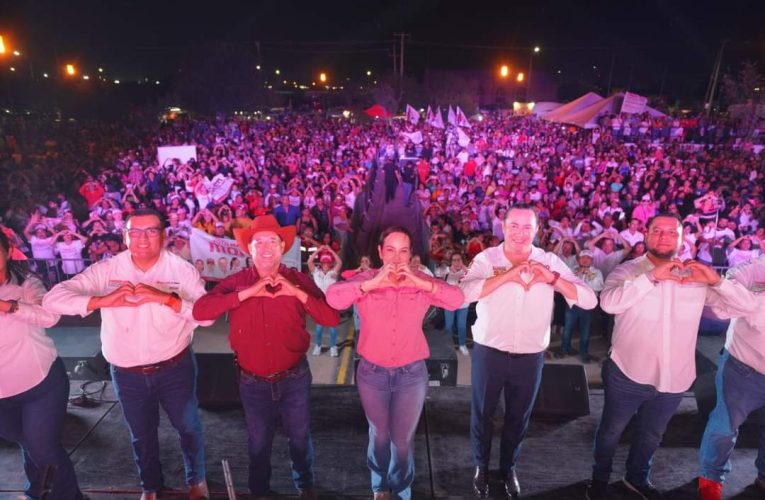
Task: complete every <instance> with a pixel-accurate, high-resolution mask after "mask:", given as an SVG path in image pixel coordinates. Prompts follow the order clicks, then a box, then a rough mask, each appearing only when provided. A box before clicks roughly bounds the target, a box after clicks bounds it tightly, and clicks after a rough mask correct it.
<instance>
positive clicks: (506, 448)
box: [470, 343, 544, 474]
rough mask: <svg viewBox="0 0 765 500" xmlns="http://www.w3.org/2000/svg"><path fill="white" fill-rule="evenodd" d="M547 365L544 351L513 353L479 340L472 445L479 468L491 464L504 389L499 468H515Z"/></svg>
mask: <svg viewBox="0 0 765 500" xmlns="http://www.w3.org/2000/svg"><path fill="white" fill-rule="evenodd" d="M543 366H544V352H539V353H532V354H511V353H508V352H504V351H499V350H497V349H493V348H491V347H487V346H485V345H481V344H478V343H475V344H474V345H473V353H472V370H471V375H472V383H473V385H472V403H471V409H470V445H471V446H472V448H473V462H474V464H475V465H476V467H488V466H489V457H490V456H491V438H492V435H493V434H494V425H493V422H492V417H493V416H494V412H495V411H496V409H497V404H498V403H499V397H500V395H501V394H502V392H503V391H504V394H505V421H504V424H503V426H502V439H501V440H500V445H499V467H500V470H501V471H502V473H503V474H506V473H508V472H510V471H511V470H514V469H515V463H516V461H517V460H518V456H519V455H520V454H521V444H522V442H523V437H524V436H525V435H526V430H527V429H528V427H529V418H530V417H531V410H532V408H533V407H534V401H535V400H536V397H537V392H538V391H539V383H540V381H541V379H542V367H543Z"/></svg>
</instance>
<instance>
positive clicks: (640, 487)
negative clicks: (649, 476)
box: [622, 477, 664, 500]
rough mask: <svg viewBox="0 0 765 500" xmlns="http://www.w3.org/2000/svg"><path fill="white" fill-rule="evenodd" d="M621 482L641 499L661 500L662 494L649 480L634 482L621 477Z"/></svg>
mask: <svg viewBox="0 0 765 500" xmlns="http://www.w3.org/2000/svg"><path fill="white" fill-rule="evenodd" d="M622 483H624V486H626V487H627V489H628V490H630V491H631V492H632V493H634V494H635V495H637V496H638V497H639V498H642V499H643V500H661V499H663V498H664V495H662V494H661V492H660V491H659V490H657V489H656V488H654V486H653V485H652V484H651V482H650V481H646V482H645V483H644V484H635V483H632V482H630V481H628V480H627V478H626V477H625V478H623V479H622Z"/></svg>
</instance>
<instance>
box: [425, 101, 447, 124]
mask: <svg viewBox="0 0 765 500" xmlns="http://www.w3.org/2000/svg"><path fill="white" fill-rule="evenodd" d="M428 123H429V124H430V126H431V127H434V128H440V129H443V128H445V127H444V117H443V116H442V115H441V106H439V107H438V109H436V112H435V113H433V119H432V120H431V121H429V122H428Z"/></svg>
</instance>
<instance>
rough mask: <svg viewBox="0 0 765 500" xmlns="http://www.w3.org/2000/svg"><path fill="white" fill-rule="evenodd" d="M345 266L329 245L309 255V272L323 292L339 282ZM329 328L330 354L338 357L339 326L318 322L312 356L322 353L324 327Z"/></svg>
mask: <svg viewBox="0 0 765 500" xmlns="http://www.w3.org/2000/svg"><path fill="white" fill-rule="evenodd" d="M317 258H318V259H319V265H318V266H317V265H316V259H317ZM342 267H343V261H342V260H341V259H340V256H339V255H337V253H336V252H335V251H334V250H332V247H330V246H329V245H322V246H320V247H319V248H317V249H316V251H315V252H313V253H312V254H311V256H310V257H308V272H309V273H311V277H312V278H313V282H314V283H316V286H317V287H319V290H321V291H322V293H325V294H326V293H327V289H328V288H329V286H330V285H332V284H333V283H336V282H337V279H338V278H339V276H340V269H341V268H342ZM325 328H326V329H328V330H329V355H330V356H332V357H333V358H336V357H338V355H339V353H338V352H337V327H334V326H324V325H320V324H318V323H316V332H315V334H314V345H313V351H311V356H320V355H321V342H322V341H321V337H322V333H323V331H324V329H325Z"/></svg>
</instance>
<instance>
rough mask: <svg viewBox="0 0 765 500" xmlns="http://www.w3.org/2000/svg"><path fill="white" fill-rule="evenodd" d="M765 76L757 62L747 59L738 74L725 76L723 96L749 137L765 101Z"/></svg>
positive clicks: (732, 114)
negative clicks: (759, 108) (759, 109)
mask: <svg viewBox="0 0 765 500" xmlns="http://www.w3.org/2000/svg"><path fill="white" fill-rule="evenodd" d="M763 86H765V78H763V76H762V73H760V70H759V68H758V67H757V63H755V62H752V61H745V62H744V63H742V64H741V69H740V70H739V72H738V74H736V75H734V74H731V73H727V74H726V75H725V76H724V77H723V87H722V98H723V102H725V103H726V104H728V105H729V108H728V112H729V114H730V116H731V118H733V119H734V120H737V121H738V123H739V126H740V127H741V130H742V131H743V132H745V133H744V137H749V136H751V135H752V133H753V132H754V129H755V126H756V125H757V111H758V107H759V106H761V105H762V104H763V102H765V99H764V98H763V97H764V96H765V92H764V91H765V89H764V88H763Z"/></svg>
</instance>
